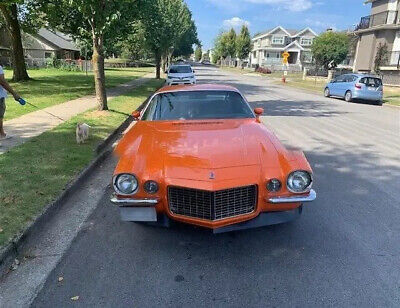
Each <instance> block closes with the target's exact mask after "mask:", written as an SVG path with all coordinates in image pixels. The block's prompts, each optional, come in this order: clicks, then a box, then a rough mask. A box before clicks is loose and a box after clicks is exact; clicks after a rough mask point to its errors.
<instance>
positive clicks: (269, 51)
mask: <svg viewBox="0 0 400 308" xmlns="http://www.w3.org/2000/svg"><path fill="white" fill-rule="evenodd" d="M316 36H317V33H315V32H314V31H313V30H312V29H311V28H309V27H307V28H304V29H302V30H293V29H285V28H283V27H282V26H278V27H275V28H273V29H270V30H268V31H266V32H264V33H261V34H257V35H256V36H255V37H254V38H253V39H252V41H253V51H252V53H251V55H250V63H251V66H253V67H254V66H256V65H259V66H265V67H269V66H272V65H274V66H279V65H282V53H283V52H285V51H286V52H288V53H289V54H290V57H289V59H288V61H289V66H292V67H298V68H300V69H301V67H302V66H303V65H305V64H307V63H311V62H312V55H311V45H312V43H313V40H314V38H315V37H316Z"/></svg>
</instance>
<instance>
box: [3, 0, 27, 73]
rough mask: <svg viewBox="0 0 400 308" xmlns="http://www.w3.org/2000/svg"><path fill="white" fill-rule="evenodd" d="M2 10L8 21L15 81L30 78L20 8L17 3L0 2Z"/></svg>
mask: <svg viewBox="0 0 400 308" xmlns="http://www.w3.org/2000/svg"><path fill="white" fill-rule="evenodd" d="M0 11H1V13H2V14H3V17H4V19H5V22H6V26H7V29H8V32H9V34H10V37H11V44H12V63H13V81H25V80H29V79H30V78H29V75H28V72H27V71H26V64H25V58H24V49H23V47H22V39H21V29H20V26H19V21H18V8H17V5H16V4H11V5H5V4H0Z"/></svg>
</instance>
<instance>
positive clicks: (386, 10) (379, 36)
mask: <svg viewBox="0 0 400 308" xmlns="http://www.w3.org/2000/svg"><path fill="white" fill-rule="evenodd" d="M365 4H371V15H369V16H365V17H362V18H361V20H360V23H359V24H358V25H357V26H356V29H355V31H354V34H355V35H357V37H358V42H357V48H356V53H355V61H354V71H355V72H373V71H374V66H375V58H376V54H377V50H378V49H379V46H383V45H385V44H386V46H387V49H388V54H387V55H386V61H385V63H382V64H381V67H380V71H382V73H383V75H384V76H385V75H387V76H388V78H389V77H390V76H391V75H393V76H398V77H397V78H396V79H397V81H393V82H396V83H398V84H399V83H400V70H399V68H400V13H399V9H400V0H367V1H365Z"/></svg>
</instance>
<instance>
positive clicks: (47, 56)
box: [44, 52, 53, 59]
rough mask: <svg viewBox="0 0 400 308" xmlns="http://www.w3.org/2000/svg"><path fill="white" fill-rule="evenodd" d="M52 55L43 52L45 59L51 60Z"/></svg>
mask: <svg viewBox="0 0 400 308" xmlns="http://www.w3.org/2000/svg"><path fill="white" fill-rule="evenodd" d="M52 55H53V53H52V52H45V53H44V57H45V58H46V59H48V58H51V56H52Z"/></svg>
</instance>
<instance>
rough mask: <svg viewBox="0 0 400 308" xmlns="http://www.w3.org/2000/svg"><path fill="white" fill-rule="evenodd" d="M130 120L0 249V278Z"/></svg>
mask: <svg viewBox="0 0 400 308" xmlns="http://www.w3.org/2000/svg"><path fill="white" fill-rule="evenodd" d="M152 95H153V94H152ZM152 95H151V96H152ZM151 96H149V97H148V98H147V99H146V100H145V101H144V102H143V103H142V104H141V105H140V106H139V107H138V108H137V109H136V110H138V111H141V110H142V109H143V108H144V106H145V105H146V104H147V102H148V100H149V98H150V97H151ZM132 121H133V117H132V116H129V117H128V118H127V119H126V120H125V121H124V122H122V124H121V125H120V126H118V127H117V128H116V129H115V130H114V131H113V132H112V133H111V134H110V135H109V136H108V137H107V138H106V139H105V140H104V141H103V142H101V143H100V144H99V145H98V146H97V147H96V149H95V151H96V153H97V154H98V155H97V157H95V158H94V159H93V160H92V161H91V162H90V163H89V165H88V166H87V167H86V168H85V169H84V170H82V171H81V172H80V173H79V174H78V176H77V177H75V179H73V180H72V181H71V182H70V183H68V184H67V186H66V187H65V189H64V191H63V192H62V193H61V195H59V196H58V197H57V199H56V200H55V201H53V202H51V203H50V204H48V205H47V206H46V207H45V208H44V209H43V210H42V211H41V212H40V213H39V214H38V215H37V216H36V217H35V218H34V219H33V221H32V222H31V223H30V224H29V225H28V226H27V227H26V228H25V229H24V230H23V231H22V233H20V234H19V235H17V236H16V237H15V238H14V239H13V240H12V241H11V242H10V243H9V244H7V245H6V246H5V247H3V248H2V249H0V278H1V277H3V276H4V275H5V274H7V273H8V272H9V271H10V267H11V265H12V263H13V262H14V259H15V258H17V257H18V256H19V255H20V253H21V251H22V250H23V246H24V244H25V243H26V242H27V240H28V239H29V238H31V237H32V236H34V234H35V233H38V231H40V229H41V228H42V227H43V226H44V225H45V224H46V222H47V221H48V220H50V219H51V218H52V217H53V216H54V214H55V213H56V212H57V209H58V208H59V207H60V206H62V205H63V203H64V201H65V200H67V199H68V197H69V196H70V195H71V194H73V193H74V192H75V191H76V190H77V189H78V188H79V187H80V186H81V184H82V183H83V182H84V181H85V179H86V178H87V177H88V176H89V175H90V174H91V173H92V172H93V171H94V169H95V168H96V167H98V166H99V165H100V164H101V163H102V162H103V161H104V160H105V159H106V158H107V157H108V156H109V155H110V154H111V153H112V149H111V145H112V142H113V141H114V140H115V139H116V138H117V136H118V135H120V134H121V133H122V132H123V131H124V130H125V129H126V128H127V127H128V126H129V125H130V124H131V123H132Z"/></svg>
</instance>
